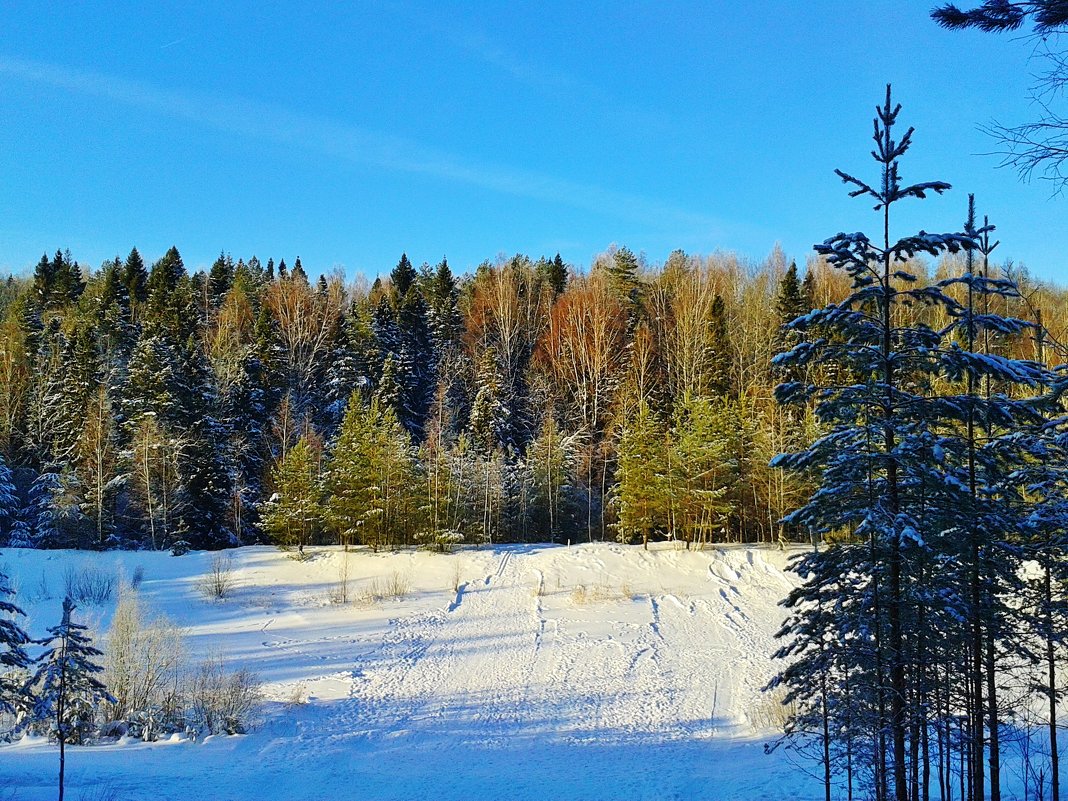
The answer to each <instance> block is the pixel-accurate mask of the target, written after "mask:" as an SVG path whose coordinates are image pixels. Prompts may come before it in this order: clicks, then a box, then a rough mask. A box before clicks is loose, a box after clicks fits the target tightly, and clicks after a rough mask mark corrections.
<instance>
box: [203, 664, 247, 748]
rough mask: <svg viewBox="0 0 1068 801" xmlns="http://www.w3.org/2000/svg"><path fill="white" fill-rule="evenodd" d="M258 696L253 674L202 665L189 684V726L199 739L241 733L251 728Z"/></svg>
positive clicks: (243, 670)
mask: <svg viewBox="0 0 1068 801" xmlns="http://www.w3.org/2000/svg"><path fill="white" fill-rule="evenodd" d="M260 697H261V693H260V682H259V678H258V677H257V676H256V674H254V673H252V672H251V671H249V670H246V669H245V668H239V669H238V670H235V671H227V670H226V669H225V668H224V667H223V665H222V663H221V662H219V661H218V660H215V659H209V660H208V661H206V662H204V663H202V664H201V665H200V666H199V667H198V668H197V670H196V672H195V673H194V674H193V676H192V678H191V679H190V681H189V725H190V728H191V729H192V730H193V732H195V733H196V734H197V735H198V736H204V735H208V734H244V733H245V732H247V731H248V730H249V729H250V728H252V726H253V723H254V721H253V715H254V713H255V711H256V707H257V706H258V704H259V701H260Z"/></svg>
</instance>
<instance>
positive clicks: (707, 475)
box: [667, 395, 736, 548]
mask: <svg viewBox="0 0 1068 801" xmlns="http://www.w3.org/2000/svg"><path fill="white" fill-rule="evenodd" d="M731 411H732V410H731V409H730V406H729V403H728V402H725V401H717V400H714V399H712V398H708V397H701V396H694V395H686V396H684V397H683V398H682V399H681V401H680V402H679V403H677V404H676V405H675V415H674V421H673V426H672V430H671V447H670V448H669V450H668V454H667V455H668V458H669V459H670V460H671V462H670V464H671V468H670V477H669V478H670V483H671V488H672V496H673V503H672V516H673V518H674V521H673V529H675V530H676V531H677V532H679V533H681V535H682V539H683V540H684V541H685V542H686V547H687V548H688V547H689V546H690V543H702V542H707V541H709V540H711V539H712V537H713V535H714V533H715V532H717V531H720V530H721V529H722V528H723V527H724V526H725V524H726V521H727V518H728V516H729V515H730V514H731V512H732V510H733V504H732V503H731V499H730V498H729V497H728V495H727V493H728V491H729V489H730V487H731V483H732V478H733V475H734V470H735V467H736V464H735V462H734V461H733V460H732V456H733V454H732V452H731V451H732V448H731V445H732V442H731V440H732V433H733V431H734V428H735V426H734V415H733V414H732V413H731Z"/></svg>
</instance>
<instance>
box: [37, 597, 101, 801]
mask: <svg viewBox="0 0 1068 801" xmlns="http://www.w3.org/2000/svg"><path fill="white" fill-rule="evenodd" d="M74 609H75V606H74V602H73V601H72V600H71V599H70V598H66V599H64V601H63V619H62V620H61V621H60V623H59V625H58V626H53V627H52V628H50V629H49V630H48V633H49V637H48V638H47V639H46V640H44V641H43V642H42V644H43V645H44V646H45V649H44V651H43V652H42V653H41V655H40V656H38V657H37V660H36V662H37V669H36V671H35V672H34V674H33V676H32V678H31V679H30V681H29V682H28V683H27V684H26V688H25V691H26V692H31V693H33V695H34V697H35V698H36V703H35V705H34V717H35V718H36V719H37V720H39V721H42V722H46V723H47V725H48V730H49V733H50V735H51V736H52V737H54V738H55V739H56V741H57V742H58V743H59V801H63V780H64V770H65V767H66V746H67V744H68V743H78V742H81V740H82V739H83V738H84V736H85V735H86V734H87V733H88V731H90V730H91V728H92V726H93V718H94V715H95V711H96V707H97V705H98V704H99V703H101V702H104V701H109V702H111V703H114V702H115V699H114V698H112V697H111V696H110V695H109V694H108V691H107V688H106V687H105V686H104V684H103V682H101V681H100V680H99V679H98V678H97V677H96V675H97V674H98V673H101V672H102V671H103V667H101V666H100V665H98V664H97V663H96V661H95V660H96V659H97V658H98V657H100V656H102V653H101V652H100V651H99V650H98V649H96V648H94V647H93V645H92V639H90V637H89V636H88V634H87V631H88V629H87V627H86V626H84V625H81V624H79V623H75V622H74V620H73V612H74Z"/></svg>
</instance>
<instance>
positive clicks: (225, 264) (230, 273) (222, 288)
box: [208, 253, 235, 308]
mask: <svg viewBox="0 0 1068 801" xmlns="http://www.w3.org/2000/svg"><path fill="white" fill-rule="evenodd" d="M234 273H235V268H234V260H233V258H231V256H230V254H229V253H220V254H219V258H217V259H216V260H215V263H214V264H212V265H211V272H210V273H208V296H209V297H210V299H211V303H212V305H213V306H215V307H216V308H218V306H219V304H221V303H222V300H223V298H224V297H226V293H227V292H229V291H230V287H232V286H233V285H234Z"/></svg>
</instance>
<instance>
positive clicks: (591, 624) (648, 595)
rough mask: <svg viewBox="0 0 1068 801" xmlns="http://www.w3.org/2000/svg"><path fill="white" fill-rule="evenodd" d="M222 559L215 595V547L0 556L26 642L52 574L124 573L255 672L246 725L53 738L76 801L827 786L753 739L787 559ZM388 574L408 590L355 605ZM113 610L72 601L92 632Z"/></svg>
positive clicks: (671, 555) (740, 554)
mask: <svg viewBox="0 0 1068 801" xmlns="http://www.w3.org/2000/svg"><path fill="white" fill-rule="evenodd" d="M230 553H231V554H232V557H233V568H234V574H233V575H234V578H235V580H236V588H235V590H234V592H233V593H232V595H231V597H229V598H227V599H225V600H222V601H210V600H207V599H206V598H205V597H204V596H203V594H202V593H201V592H200V591H199V589H198V581H199V578H200V576H202V575H203V574H204V573H205V572H206V571H207V570H208V568H209V565H210V564H211V560H212V558H213V555H212V554H203V553H193V554H188V555H186V556H182V557H172V556H169V555H167V554H157V553H145V552H137V553H104V554H87V553H71V552H54V551H53V552H39V551H36V552H35V551H21V550H8V551H5V552H3V554H0V565H2V566H3V568H4V570H5V571H6V572H8V573H9V575H11V576H12V577H13V578H14V579H15V582H16V585H17V586H18V589H19V602H20V603H21V604H22V605H23V606H24V607H25V608H26V611H27V612H28V613H29V618H30V629H31V632H32V633H33V634H35V635H39V634H41V633H43V631H44V629H45V627H47V626H48V625H52V624H53V623H54V622H55V620H57V619H58V616H59V604H60V602H61V597H60V596H61V595H62V588H63V575H64V572H65V571H66V570H67V569H68V567H73V568H74V569H80V568H81V567H83V566H86V565H95V566H97V567H99V568H101V569H103V570H106V571H108V572H115V573H122V574H123V575H125V576H126V577H132V576H133V575H134V574H135V573H136V572H139V571H140V572H142V573H143V576H144V578H143V582H142V584H141V590H140V591H141V596H142V598H143V599H144V601H145V602H146V604H147V605H148V606H149V607H151V608H152V609H154V610H156V611H158V612H162V613H164V614H166V615H167V616H168V617H170V618H171V619H172V620H174V621H175V622H177V623H179V624H180V625H182V626H184V627H185V628H186V631H187V643H188V646H189V649H190V651H191V653H192V655H193V656H194V657H197V656H202V655H215V656H218V657H220V658H222V659H223V660H225V661H227V662H229V663H231V664H235V665H236V664H240V665H244V666H247V667H250V668H252V669H253V670H255V671H256V672H257V673H258V674H259V676H260V677H261V679H262V680H263V682H264V684H265V689H266V694H267V697H268V699H269V701H268V702H267V703H266V705H265V710H264V714H263V720H262V722H261V724H260V725H259V726H258V727H257V728H256V729H255V731H253V733H251V734H249V735H246V736H242V737H215V738H208V739H207V740H206V741H203V742H199V743H192V742H188V741H178V742H165V743H153V744H145V743H140V742H125V743H121V744H114V745H101V746H92V747H82V748H74V749H70V750H69V751H68V768H67V770H68V788H69V789H68V793H69V796H68V797H69V798H71V799H72V801H77V799H79V798H80V797H83V798H87V799H89V798H99V797H103V796H102V795H100V793H101V791H102V790H105V791H107V792H113V793H114V797H115V798H153V799H161V800H162V799H181V800H182V801H187V800H188V799H191V798H195V799H205V801H208V800H210V799H258V800H260V799H263V800H266V801H271V800H273V799H309V800H310V799H326V798H359V799H361V801H374V800H375V799H404V800H405V801H408V800H410V799H435V801H442V800H444V799H472V798H475V799H480V800H481V801H488V800H491V799H539V801H540V800H541V799H645V798H648V799H657V801H668V800H669V799H717V801H719V800H721V799H722V800H725V799H746V800H747V801H748V800H749V799H784V798H796V799H807V798H813V799H815V798H822V787H821V786H820V785H819V784H818V783H817V782H816V781H814V780H813V779H812V778H810V777H808V776H807V775H806V774H805V772H804V771H802V770H799V769H798V766H797V765H795V764H793V763H792V762H791V761H790V759H789V757H788V756H787V755H786V754H784V753H783V751H782V749H780V750H778V751H776V752H774V753H773V754H771V755H766V754H765V753H764V744H765V743H766V742H768V741H770V740H772V739H774V737H775V726H776V723H777V716H778V715H777V710H776V708H775V704H774V703H773V702H772V701H771V700H770V699H769V698H767V697H765V696H764V695H763V694H762V692H761V687H762V686H763V685H764V683H765V682H766V681H767V679H768V678H769V677H770V675H771V674H772V672H773V669H774V667H773V665H772V662H771V660H770V659H769V655H770V653H771V652H772V650H773V648H774V639H773V635H774V632H775V631H776V629H777V627H778V625H779V623H780V621H781V620H782V617H783V610H782V609H781V608H779V607H778V606H777V603H778V601H779V600H780V599H781V598H782V597H783V596H784V595H785V594H786V592H787V591H788V590H789V589H790V587H791V586H792V585H793V583H794V582H795V578H794V577H793V576H792V575H791V574H790V573H788V572H787V571H786V570H785V568H786V564H787V561H788V556H789V554H788V553H783V552H779V551H774V550H765V549H756V548H719V549H710V550H705V551H701V552H690V551H684V550H677V549H675V548H674V547H673V546H671V545H659V546H656V547H655V548H653V549H651V550H650V551H643V550H642V549H641V548H639V547H629V546H621V545H613V544H592V545H580V546H574V547H570V548H567V547H559V546H541V545H534V546H502V547H496V548H493V549H481V550H465V551H462V552H460V553H455V554H447V555H444V554H434V553H426V552H403V553H384V554H372V553H370V552H365V551H357V552H353V553H350V554H348V555H346V554H344V553H342V552H340V551H338V550H332V549H324V550H319V551H316V552H315V553H314V555H313V557H312V558H311V559H309V560H307V561H304V562H298V561H295V560H293V559H291V558H289V557H288V556H287V555H286V554H283V553H280V552H278V551H276V550H274V549H273V548H243V549H239V550H235V551H232V552H230ZM344 560H348V574H349V579H350V580H349V594H350V601H349V602H348V603H337V600H338V599H337V595H338V591H339V581H340V580H341V576H342V575H343V572H344V571H343V569H342V563H343V561H344ZM389 585H401V586H402V588H403V585H408V593H407V595H406V596H405V597H404V598H400V599H398V598H373V597H372V596H373V595H375V594H376V592H374V591H375V590H377V594H381V591H382V590H384V589H388V588H389ZM455 587H458V589H454V588H455ZM112 608H113V604H106V605H105V606H104V607H102V608H88V609H85V610H81V611H82V612H83V613H84V614H83V618H86V617H87V618H88V619H89V621H90V622H91V623H92V624H93V626H94V629H95V630H96V631H106V629H107V626H108V618H109V617H110V614H111V611H112ZM55 769H56V749H55V747H54V746H50V745H47V744H45V743H43V742H41V741H40V740H36V741H33V742H25V741H24V742H20V743H15V744H13V745H8V746H3V747H0V799H4V801H8V799H9V798H10V799H12V800H13V801H37V800H38V799H51V798H54V797H55V795H54V794H55V790H54V781H55Z"/></svg>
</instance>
